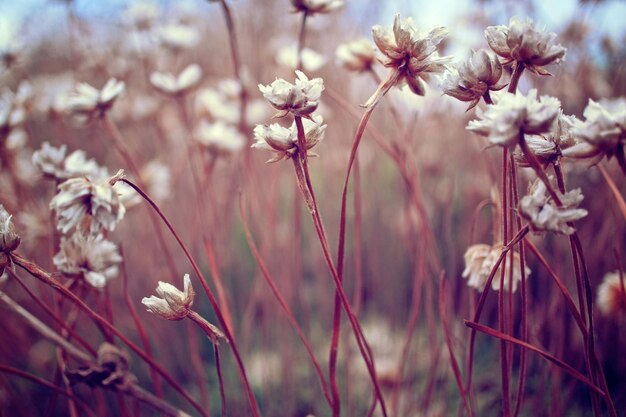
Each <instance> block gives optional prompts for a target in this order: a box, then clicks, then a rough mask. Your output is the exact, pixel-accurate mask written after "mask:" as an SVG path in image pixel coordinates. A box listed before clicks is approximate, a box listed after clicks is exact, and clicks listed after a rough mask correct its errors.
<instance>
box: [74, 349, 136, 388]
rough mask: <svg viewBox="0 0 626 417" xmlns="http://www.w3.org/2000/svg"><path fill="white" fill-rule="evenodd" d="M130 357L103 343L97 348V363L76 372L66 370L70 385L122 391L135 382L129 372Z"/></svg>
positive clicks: (122, 351) (133, 376)
mask: <svg viewBox="0 0 626 417" xmlns="http://www.w3.org/2000/svg"><path fill="white" fill-rule="evenodd" d="M129 369H130V356H129V355H128V352H126V351H125V350H122V349H119V348H117V347H116V346H115V345H112V344H111V343H108V342H104V343H102V344H101V345H100V347H98V357H97V363H95V364H92V365H90V366H88V367H82V368H79V369H77V370H70V369H66V371H65V375H66V376H67V378H68V380H69V381H70V383H71V384H72V385H73V384H78V383H85V384H87V385H88V386H90V387H104V388H109V389H116V390H117V389H119V390H121V391H124V390H126V389H128V387H129V386H130V385H133V384H135V383H136V382H137V377H136V376H135V375H133V374H132V373H131V372H130V371H129Z"/></svg>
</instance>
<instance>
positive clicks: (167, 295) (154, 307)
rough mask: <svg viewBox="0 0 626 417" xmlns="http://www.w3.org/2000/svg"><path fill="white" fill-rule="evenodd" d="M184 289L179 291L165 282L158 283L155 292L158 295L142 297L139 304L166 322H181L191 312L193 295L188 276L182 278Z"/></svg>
mask: <svg viewBox="0 0 626 417" xmlns="http://www.w3.org/2000/svg"><path fill="white" fill-rule="evenodd" d="M183 282H184V284H183V285H184V289H183V291H180V290H179V289H178V288H176V287H175V286H173V285H172V284H168V283H167V282H162V281H159V285H158V286H157V288H156V292H157V294H158V295H159V297H160V298H159V297H157V296H154V295H152V296H150V297H149V298H148V297H144V298H143V299H142V300H141V303H142V304H143V305H145V306H146V307H147V308H148V311H149V312H151V313H153V314H158V315H159V316H161V317H163V318H164V319H167V320H182V319H183V318H185V317H186V316H187V315H188V314H189V312H190V311H191V305H192V304H193V297H194V295H195V293H194V291H193V287H192V286H191V280H190V279H189V274H185V276H184V277H183Z"/></svg>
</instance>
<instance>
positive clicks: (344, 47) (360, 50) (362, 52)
mask: <svg viewBox="0 0 626 417" xmlns="http://www.w3.org/2000/svg"><path fill="white" fill-rule="evenodd" d="M335 55H336V57H337V63H339V65H341V66H342V67H344V68H346V69H348V70H350V71H355V72H364V71H368V70H370V69H371V68H372V65H374V61H375V60H376V55H375V54H374V48H373V47H372V44H371V43H370V41H369V40H367V39H365V38H361V39H359V40H356V41H354V42H348V43H342V44H341V45H339V46H338V47H337V52H336V54H335Z"/></svg>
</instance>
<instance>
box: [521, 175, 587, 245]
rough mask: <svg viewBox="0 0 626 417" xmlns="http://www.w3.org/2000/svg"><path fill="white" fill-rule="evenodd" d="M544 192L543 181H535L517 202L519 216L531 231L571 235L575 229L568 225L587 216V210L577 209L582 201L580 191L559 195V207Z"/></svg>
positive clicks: (575, 190)
mask: <svg viewBox="0 0 626 417" xmlns="http://www.w3.org/2000/svg"><path fill="white" fill-rule="evenodd" d="M546 191H547V189H546V185H545V184H544V183H543V181H541V180H539V179H538V180H536V181H535V183H534V184H533V185H532V186H531V188H530V191H529V193H528V195H525V196H524V197H522V199H521V200H520V202H519V210H520V214H521V215H522V217H524V218H525V219H527V220H528V221H529V222H530V225H531V227H532V228H533V230H536V231H546V230H549V231H552V232H556V233H563V234H566V235H571V234H572V233H574V232H575V231H576V229H574V228H573V227H572V226H570V225H569V224H568V223H570V222H574V221H576V220H580V219H582V218H583V217H585V216H587V210H585V209H581V208H578V205H579V204H580V203H581V202H582V200H583V195H582V193H581V192H580V189H579V188H577V189H574V190H571V191H568V192H567V193H565V194H560V193H559V200H561V203H562V206H561V207H558V206H557V205H556V203H555V202H554V201H553V200H552V198H551V197H550V196H549V195H546Z"/></svg>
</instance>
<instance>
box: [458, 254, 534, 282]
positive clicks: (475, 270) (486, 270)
mask: <svg viewBox="0 0 626 417" xmlns="http://www.w3.org/2000/svg"><path fill="white" fill-rule="evenodd" d="M501 253H502V244H500V243H497V244H495V245H493V246H489V245H485V244H478V245H472V246H470V247H469V248H467V251H465V255H463V258H464V259H465V269H464V270H463V273H462V274H461V276H462V277H463V278H469V279H468V281H467V285H468V286H470V287H473V288H476V289H477V290H478V291H483V290H484V289H485V285H486V284H487V280H488V279H489V275H490V274H491V270H492V269H493V267H494V266H495V264H496V262H497V261H498V258H499V257H500V254H501ZM506 256H507V258H506V259H507V263H506V267H505V269H504V289H505V291H509V279H510V273H511V262H510V255H509V254H507V255H506ZM520 263H521V258H520V256H519V253H517V252H514V253H513V264H514V265H513V280H512V284H513V292H515V291H516V290H517V283H518V282H519V281H521V280H522V275H521V273H520ZM501 268H502V264H500V267H499V268H498V270H497V271H496V273H495V275H494V278H493V280H492V281H491V288H492V289H493V290H494V291H499V290H500V276H501V275H500V274H501ZM524 272H525V275H526V277H528V276H529V275H530V273H531V270H530V268H528V267H527V266H526V265H524Z"/></svg>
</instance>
